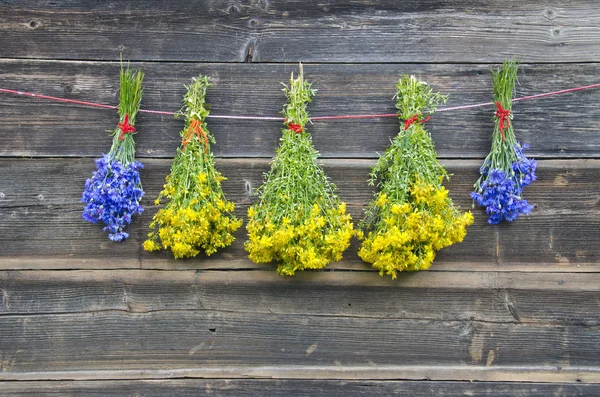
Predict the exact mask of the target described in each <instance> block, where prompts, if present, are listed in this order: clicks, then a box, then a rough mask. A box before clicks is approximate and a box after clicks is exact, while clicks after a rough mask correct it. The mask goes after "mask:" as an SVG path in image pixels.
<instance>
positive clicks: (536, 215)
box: [0, 159, 600, 272]
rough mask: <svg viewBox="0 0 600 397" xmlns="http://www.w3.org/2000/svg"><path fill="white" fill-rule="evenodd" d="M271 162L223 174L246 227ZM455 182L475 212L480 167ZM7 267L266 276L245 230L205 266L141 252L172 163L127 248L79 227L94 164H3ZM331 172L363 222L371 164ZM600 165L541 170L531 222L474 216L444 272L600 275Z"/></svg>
mask: <svg viewBox="0 0 600 397" xmlns="http://www.w3.org/2000/svg"><path fill="white" fill-rule="evenodd" d="M268 163H269V161H268V160H266V159H254V160H252V159H246V160H243V159H237V160H234V159H227V160H225V159H224V160H220V161H219V162H218V168H219V169H220V170H221V171H222V172H223V174H224V175H225V176H227V177H229V178H230V179H229V180H228V181H226V182H225V183H224V189H225V191H226V194H227V195H228V198H229V199H230V200H233V201H235V202H236V203H237V204H238V208H237V212H238V214H239V215H240V216H244V217H245V211H246V209H247V206H248V205H249V204H250V203H251V202H252V200H253V197H252V196H251V195H250V193H249V191H250V190H252V191H253V190H254V189H256V188H257V187H258V186H259V185H260V183H261V181H262V173H263V172H264V171H266V170H267V169H268ZM445 163H446V164H447V166H448V169H449V171H450V172H452V173H453V174H454V176H453V178H452V179H451V182H450V183H449V184H448V188H449V189H450V192H451V196H452V197H453V198H454V200H455V201H456V203H457V204H459V205H461V206H462V207H463V208H470V206H471V199H470V198H469V192H470V191H471V189H472V184H473V182H474V180H475V179H476V178H477V175H478V174H477V169H478V167H479V162H478V161H475V160H470V161H458V160H447V161H445ZM0 164H1V165H2V166H1V167H0V193H2V194H3V197H2V199H1V200H0V209H1V211H0V267H2V268H4V269H26V268H40V267H41V268H57V269H58V268H79V269H85V268H88V269H89V268H99V269H109V268H127V267H140V266H142V267H146V268H162V269H176V268H180V269H183V268H203V269H210V268H256V267H259V268H267V269H273V267H272V266H271V265H260V266H257V265H255V264H253V263H252V262H250V261H249V260H248V259H247V258H246V255H245V253H244V251H243V242H244V240H245V238H246V237H245V229H244V228H241V229H240V230H239V231H238V233H237V236H238V240H237V241H236V242H235V243H234V245H233V246H231V247H229V248H227V249H225V250H222V251H221V252H220V253H217V254H215V255H214V256H211V257H210V258H208V259H206V258H203V257H202V256H199V257H197V258H195V259H191V260H177V261H175V260H173V259H172V258H171V256H170V254H168V253H166V252H162V253H147V252H144V251H142V249H141V243H142V242H143V240H144V239H145V237H146V234H147V233H148V224H149V223H150V220H151V216H152V214H153V213H154V211H155V210H156V208H155V207H154V206H153V205H152V202H153V200H154V198H155V197H156V195H157V194H158V191H159V189H160V188H161V187H162V184H163V181H164V179H163V178H164V176H165V175H166V174H167V173H168V170H169V165H170V160H147V161H145V164H146V168H145V169H144V172H143V175H142V178H143V183H144V188H145V189H146V196H145V198H144V201H143V203H144V204H145V205H146V206H147V209H146V212H144V214H143V215H142V216H138V217H137V218H136V220H135V222H134V223H133V224H132V225H130V226H129V228H128V229H127V230H128V232H129V233H130V234H131V237H130V239H129V240H128V241H126V242H125V243H123V244H115V243H113V242H111V241H109V240H108V238H107V237H106V235H105V234H104V233H103V232H102V231H101V227H100V226H99V225H91V224H88V223H86V222H84V221H83V220H82V219H81V214H80V212H81V210H82V208H83V207H82V204H81V203H79V197H80V194H81V193H80V192H81V190H82V188H83V183H84V181H85V179H86V178H87V177H89V175H91V171H92V169H93V167H94V165H93V161H92V160H91V159H46V160H44V159H38V160H17V159H5V160H2V161H0ZM324 164H325V168H326V172H327V173H328V174H329V176H330V177H331V179H332V181H333V182H334V183H336V184H337V185H338V187H339V194H340V196H341V197H342V199H343V200H345V201H347V202H348V205H349V210H350V212H351V213H352V215H353V217H354V219H355V221H358V220H360V219H361V218H362V210H363V208H364V206H365V205H366V203H367V202H368V201H369V200H370V197H371V194H372V188H370V187H368V186H367V184H366V180H367V178H368V172H369V168H370V166H372V165H373V161H366V160H327V161H325V162H324ZM599 173H600V164H599V162H598V160H562V161H541V162H540V167H539V180H538V181H537V182H535V183H534V184H533V185H532V186H530V187H529V188H528V189H527V190H526V193H525V196H526V198H527V199H529V200H530V201H531V202H532V203H533V204H535V205H537V208H536V209H535V210H534V211H533V215H531V216H530V217H523V218H522V219H519V220H518V221H517V222H514V223H512V224H503V225H500V226H489V225H487V223H486V220H487V217H486V216H485V214H484V212H483V210H481V209H475V210H474V214H475V218H476V222H475V224H474V225H473V226H471V227H470V228H469V231H468V235H467V237H466V239H465V241H464V242H463V243H461V244H456V245H454V246H452V247H449V248H447V249H444V250H442V252H440V254H439V257H438V259H437V260H436V264H435V266H434V267H433V268H434V269H437V270H444V269H446V270H447V269H454V270H474V269H480V270H502V269H512V270H521V271H535V270H552V271H567V272H572V271H596V270H597V269H598V266H597V265H598V258H599V257H598V255H599V254H600V253H599V252H598V249H597V246H596V243H597V241H600V235H599V233H600V228H599V227H598V226H599V224H600V214H599V211H598V210H599V205H600V201H599V191H600V188H599V182H598V181H599V180H600V175H599ZM356 247H357V242H356V241H355V242H354V244H353V246H352V247H351V248H350V249H349V250H348V251H347V253H346V255H345V259H344V261H342V262H340V263H338V264H335V265H333V266H330V268H333V269H335V268H345V269H359V270H368V269H369V266H368V265H367V264H365V263H363V262H362V261H361V260H360V259H359V258H358V256H357V255H356Z"/></svg>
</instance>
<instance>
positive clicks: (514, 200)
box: [471, 60, 537, 225]
mask: <svg viewBox="0 0 600 397" xmlns="http://www.w3.org/2000/svg"><path fill="white" fill-rule="evenodd" d="M517 69H518V64H517V62H516V61H515V60H510V61H506V62H504V64H503V65H502V67H501V68H499V69H497V70H495V71H492V84H493V86H494V98H495V100H496V103H495V104H496V113H495V116H494V118H495V121H496V125H495V127H494V133H493V135H492V148H491V150H490V153H489V154H488V156H487V157H486V158H485V160H484V162H483V165H482V166H481V168H480V170H479V172H480V174H481V176H480V177H479V179H478V180H477V182H476V183H475V191H474V192H472V193H471V197H472V198H473V200H474V201H475V202H476V203H477V204H478V205H480V206H482V207H485V210H486V213H487V214H488V215H489V219H488V223H489V224H492V225H494V224H497V223H500V222H501V221H502V220H507V221H509V222H512V221H514V220H515V219H517V218H518V217H519V215H528V214H529V213H530V212H531V210H532V209H533V206H532V205H531V204H529V203H528V202H527V200H525V199H524V198H523V189H524V188H525V187H526V186H529V184H531V182H533V181H535V180H536V175H535V170H536V167H537V163H536V161H535V160H534V159H528V158H527V157H526V156H525V149H527V148H528V147H529V145H526V144H525V145H523V146H521V144H520V143H519V142H518V141H517V139H516V138H515V133H514V130H513V126H512V122H511V120H512V110H511V109H512V98H513V92H514V89H515V83H516V81H517Z"/></svg>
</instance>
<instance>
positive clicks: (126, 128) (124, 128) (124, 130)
mask: <svg viewBox="0 0 600 397" xmlns="http://www.w3.org/2000/svg"><path fill="white" fill-rule="evenodd" d="M117 128H119V129H121V133H120V134H119V140H121V141H122V140H124V139H125V134H132V133H134V132H136V129H135V127H134V126H132V125H131V124H129V114H127V113H125V118H124V119H123V122H122V123H119V124H117Z"/></svg>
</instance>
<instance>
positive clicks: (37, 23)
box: [27, 19, 40, 29]
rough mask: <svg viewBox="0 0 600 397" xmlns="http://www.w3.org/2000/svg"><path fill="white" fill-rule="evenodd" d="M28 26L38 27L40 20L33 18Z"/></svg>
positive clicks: (30, 27)
mask: <svg viewBox="0 0 600 397" xmlns="http://www.w3.org/2000/svg"><path fill="white" fill-rule="evenodd" d="M27 26H29V29H37V28H38V27H39V26H40V21H37V20H35V19H32V20H31V21H29V23H28V24H27Z"/></svg>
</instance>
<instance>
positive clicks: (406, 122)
mask: <svg viewBox="0 0 600 397" xmlns="http://www.w3.org/2000/svg"><path fill="white" fill-rule="evenodd" d="M419 117H421V115H420V114H415V115H414V116H412V117H411V118H410V119H407V120H404V131H406V130H408V127H410V126H411V125H412V124H413V123H426V122H428V121H429V120H431V116H427V117H426V118H424V119H423V120H421V119H419Z"/></svg>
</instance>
